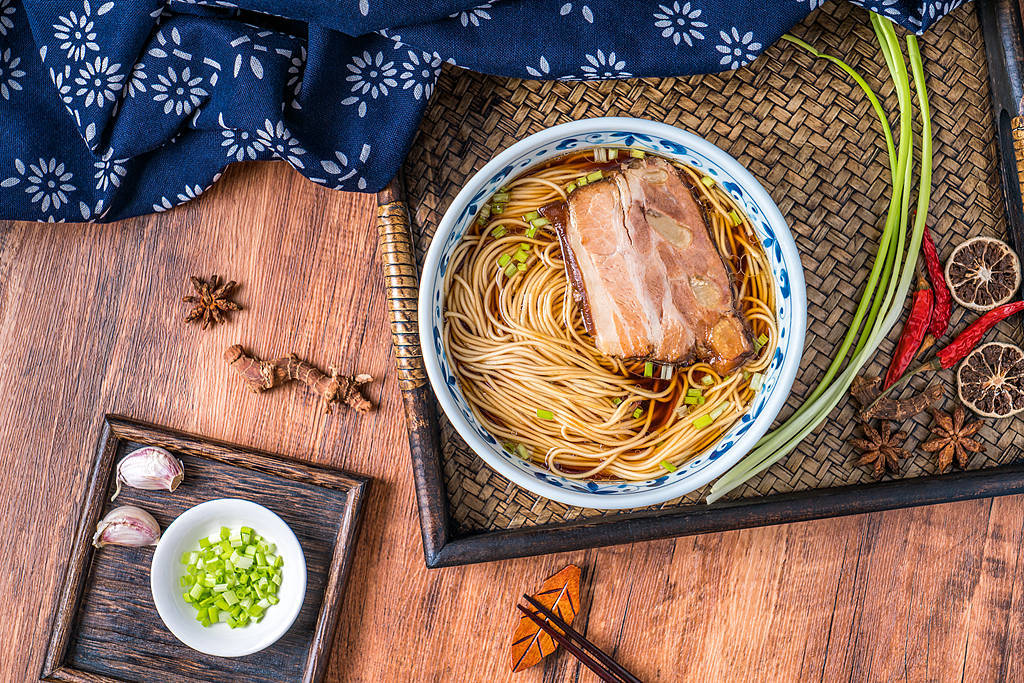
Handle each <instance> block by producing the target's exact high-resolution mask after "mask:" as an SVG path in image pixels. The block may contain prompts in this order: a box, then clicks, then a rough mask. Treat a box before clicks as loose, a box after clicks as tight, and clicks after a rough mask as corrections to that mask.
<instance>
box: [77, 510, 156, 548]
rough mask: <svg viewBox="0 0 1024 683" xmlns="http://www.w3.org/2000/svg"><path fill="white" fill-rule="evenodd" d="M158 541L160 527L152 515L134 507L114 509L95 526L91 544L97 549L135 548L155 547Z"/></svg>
mask: <svg viewBox="0 0 1024 683" xmlns="http://www.w3.org/2000/svg"><path fill="white" fill-rule="evenodd" d="M159 540H160V525H159V524H158V523H157V521H156V520H155V519H153V515H151V514H149V513H148V512H146V511H145V510H143V509H142V508H137V507H135V506H134V505H122V506H121V507H117V508H114V509H113V510H111V511H110V512H108V513H107V515H106V516H105V517H104V518H103V519H101V520H100V522H99V523H98V524H97V525H96V533H95V534H93V537H92V544H93V545H94V546H96V547H97V548H102V547H103V546H105V545H123V546H128V547H133V548H137V547H139V546H144V545H156V544H157V542H159Z"/></svg>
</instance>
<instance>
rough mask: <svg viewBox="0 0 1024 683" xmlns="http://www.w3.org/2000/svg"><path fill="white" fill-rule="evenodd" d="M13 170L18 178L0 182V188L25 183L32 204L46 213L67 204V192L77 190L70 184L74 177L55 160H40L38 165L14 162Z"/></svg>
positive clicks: (13, 177) (14, 177)
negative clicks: (51, 208) (37, 205)
mask: <svg viewBox="0 0 1024 683" xmlns="http://www.w3.org/2000/svg"><path fill="white" fill-rule="evenodd" d="M14 169H15V170H16V171H17V172H18V175H20V176H21V177H20V178H19V177H18V176H12V177H10V178H7V179H6V180H3V181H0V187H14V186H15V185H19V184H21V183H22V182H24V183H25V192H26V193H27V194H30V195H32V203H33V204H36V203H38V204H39V210H40V211H42V212H43V213H46V212H47V211H49V210H50V207H51V206H52V207H53V209H54V211H56V210H57V209H59V208H60V207H61V206H62V205H64V204H67V203H68V195H67V193H68V192H74V191H75V190H76V189H77V188H76V187H75V186H74V185H72V184H71V180H72V179H73V178H74V175H73V174H72V173H71V171H67V170H65V168H64V164H62V163H58V162H57V160H56V159H50V160H49V161H47V160H45V159H40V160H39V163H38V164H33V163H30V164H28V166H27V167H26V165H25V164H24V163H23V162H22V160H21V159H15V160H14Z"/></svg>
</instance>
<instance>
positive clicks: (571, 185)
mask: <svg viewBox="0 0 1024 683" xmlns="http://www.w3.org/2000/svg"><path fill="white" fill-rule="evenodd" d="M575 189H576V183H569V184H568V185H566V186H565V193H566V194H569V193H570V192H572V191H573V190H575Z"/></svg>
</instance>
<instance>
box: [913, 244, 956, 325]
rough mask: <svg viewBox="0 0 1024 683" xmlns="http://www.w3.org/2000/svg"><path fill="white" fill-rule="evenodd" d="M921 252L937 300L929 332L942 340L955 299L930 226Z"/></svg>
mask: <svg viewBox="0 0 1024 683" xmlns="http://www.w3.org/2000/svg"><path fill="white" fill-rule="evenodd" d="M921 250H922V251H923V252H924V263H925V265H926V266H927V267H928V278H929V279H930V280H931V281H932V290H933V292H932V294H933V297H934V299H935V305H934V307H933V308H932V321H931V324H930V325H928V332H929V334H931V335H932V336H933V337H935V338H936V339H941V338H942V335H944V334H946V330H947V329H949V318H950V315H951V314H952V312H953V297H951V296H950V294H949V287H948V286H947V285H946V277H945V275H944V274H943V272H942V263H941V262H940V261H939V252H938V250H936V248H935V241H934V240H933V239H932V231H931V230H930V229H929V228H928V226H925V228H924V241H923V242H921Z"/></svg>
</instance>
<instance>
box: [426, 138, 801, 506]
mask: <svg viewBox="0 0 1024 683" xmlns="http://www.w3.org/2000/svg"><path fill="white" fill-rule="evenodd" d="M601 145H613V146H616V147H630V148H636V149H642V150H645V151H647V152H652V153H655V154H659V155H661V156H664V157H668V158H671V159H675V160H678V161H682V162H683V163H686V164H689V165H690V166H693V167H695V168H698V169H700V170H701V171H702V172H704V173H706V174H708V175H710V176H711V177H712V178H714V179H715V180H716V181H718V183H719V184H720V185H721V187H723V188H724V189H725V191H726V192H728V193H729V194H730V195H731V196H732V197H733V198H734V199H735V200H736V201H737V202H738V203H739V205H740V206H742V207H743V209H744V210H745V211H746V213H747V215H748V216H749V217H750V219H751V221H752V222H753V224H754V228H755V230H756V232H757V235H758V237H759V238H760V239H761V242H762V244H763V245H764V248H765V252H766V253H767V255H768V260H769V263H770V264H771V267H772V271H773V273H774V275H775V290H776V301H777V310H776V313H777V316H778V320H779V331H780V341H779V347H778V348H777V350H776V352H775V356H774V358H773V359H772V362H771V365H770V366H769V367H768V369H767V370H766V372H765V379H764V381H763V382H762V388H761V389H760V390H759V391H758V393H757V395H756V396H755V397H754V401H753V404H752V405H751V408H750V410H749V411H748V412H747V414H746V415H745V416H743V417H742V418H741V419H740V420H739V421H738V422H737V423H736V425H734V426H733V428H732V429H730V430H729V431H728V432H726V433H725V434H724V435H723V436H722V438H721V439H719V441H718V442H717V443H716V444H715V445H714V446H713V447H711V448H709V449H708V450H707V451H705V452H704V453H702V454H701V455H700V456H698V457H696V458H694V459H693V460H691V461H690V462H688V463H686V464H685V465H683V466H681V467H679V468H678V470H677V471H676V472H672V473H666V474H665V475H664V476H661V477H658V478H657V479H653V480H650V481H645V482H624V481H578V480H574V479H567V478H565V477H560V476H557V475H555V474H552V473H551V472H549V471H548V470H546V469H544V468H541V467H538V466H536V465H534V464H532V463H527V462H525V461H523V460H522V459H520V458H517V457H515V456H513V455H511V454H509V453H507V452H505V451H504V450H503V449H502V448H501V446H500V445H499V444H498V442H497V441H496V440H495V439H494V438H493V437H492V436H491V435H490V434H488V433H487V432H486V431H485V430H484V429H483V427H481V425H480V423H479V422H478V421H477V419H476V417H475V416H474V415H473V413H472V411H471V410H470V408H469V405H468V403H467V402H466V400H465V397H464V396H463V394H462V390H461V389H460V387H459V385H458V382H457V381H456V379H455V377H454V375H453V373H452V371H451V368H450V366H449V361H448V357H447V354H446V352H445V349H444V345H443V343H442V338H441V332H440V331H441V324H442V310H443V308H444V302H443V297H444V291H443V279H444V273H445V270H446V268H447V266H448V262H449V259H450V258H451V255H452V253H453V251H454V249H455V246H456V244H458V242H459V240H460V239H461V238H462V235H463V233H464V232H465V231H466V230H467V229H468V228H469V227H470V226H471V224H472V221H473V219H474V218H475V216H476V214H477V212H478V211H479V209H480V207H481V206H482V205H483V204H484V203H485V202H486V201H487V199H488V198H489V197H490V196H491V195H492V194H493V193H494V192H496V191H497V189H498V188H499V187H501V186H502V185H504V184H505V183H506V182H507V181H508V180H510V179H512V178H514V177H516V176H518V175H520V174H521V173H523V172H524V171H525V170H526V169H528V168H530V167H532V166H535V165H537V164H538V163H541V162H543V161H546V160H548V159H551V158H552V157H556V156H559V155H561V154H565V153H566V152H569V151H572V150H578V149H586V148H590V147H596V146H601ZM806 316H807V301H806V290H805V286H804V275H803V267H802V266H801V264H800V254H799V253H798V251H797V249H796V244H795V243H794V242H793V237H792V235H791V234H790V231H789V227H788V226H787V225H786V222H785V220H784V219H783V217H782V214H781V213H780V212H779V209H778V207H776V206H775V203H774V202H773V201H772V199H771V197H770V196H769V195H768V193H767V192H766V191H765V190H764V188H763V187H761V185H760V183H758V182H757V180H755V179H754V177H753V176H752V175H750V173H749V172H748V171H747V170H746V169H744V168H743V167H742V166H740V164H739V163H738V162H737V161H736V160H735V159H733V158H732V157H731V156H729V155H728V154H726V153H725V152H723V151H722V150H721V149H719V148H718V147H716V146H714V145H712V144H711V143H710V142H707V141H706V140H704V139H702V138H700V137H697V136H696V135H693V134H692V133H688V132H686V131H683V130H680V129H678V128H675V127H673V126H669V125H666V124H663V123H656V122H653V121H647V120H643V119H632V118H596V119H586V120H583V121H574V122H572V123H566V124H562V125H559V126H554V127H552V128H549V129H547V130H544V131H541V132H539V133H536V134H534V135H531V136H529V137H527V138H525V139H523V140H520V141H519V142H517V143H516V144H514V145H512V146H511V147H509V148H508V149H506V150H505V151H503V152H501V153H500V154H498V155H497V156H496V157H494V159H492V160H491V161H490V162H489V163H487V164H486V165H485V166H484V167H483V168H482V169H480V171H478V172H477V173H476V174H475V175H474V176H473V177H472V178H470V179H469V181H468V182H467V183H466V186H465V187H464V188H463V189H462V191H461V192H459V194H458V195H457V196H456V197H455V200H454V201H453V202H452V205H451V206H450V207H448V210H447V211H446V212H445V214H444V217H443V218H442V219H441V222H440V225H439V226H438V228H437V232H436V233H435V234H434V238H433V240H432V241H431V244H430V249H429V251H428V252H427V257H426V260H425V262H424V264H423V272H422V276H421V282H420V294H419V333H420V341H421V343H422V345H423V357H424V361H425V364H426V368H427V375H428V377H429V378H430V384H431V386H432V387H433V389H434V393H435V394H436V395H437V398H438V401H439V402H440V404H441V407H442V409H443V410H444V412H445V414H446V415H447V416H448V419H449V420H451V422H452V425H453V426H454V427H455V429H456V430H457V431H458V432H459V434H460V435H461V436H462V438H463V439H465V440H466V443H468V444H469V446H470V447H471V448H472V449H473V450H474V451H475V452H476V453H477V455H479V456H480V457H481V458H482V459H483V460H484V462H486V463H487V464H488V465H489V466H490V467H491V468H493V469H494V470H496V471H497V472H499V473H500V474H502V475H504V476H505V477H507V478H508V479H510V480H512V481H513V482H515V483H516V484H518V485H520V486H522V487H523V488H525V489H528V490H530V491H533V492H534V493H537V494H539V495H541V496H544V497H546V498H550V499H552V500H556V501H558V502H560V503H565V504H567V505H578V506H581V507H589V508H600V509H618V508H630V507H640V506H644V505H652V504H655V503H661V502H664V501H666V500H670V499H672V498H677V497H679V496H682V495H685V494H687V493H689V492H690V491H693V490H695V489H698V488H700V487H701V486H704V485H705V484H707V483H708V482H710V481H712V480H714V479H715V478H717V477H718V476H719V475H721V474H723V473H724V472H725V471H726V470H728V469H729V468H730V467H732V466H733V465H734V464H735V463H736V462H737V461H739V460H740V458H742V457H743V456H744V455H745V454H746V453H747V452H748V451H749V450H750V448H751V447H752V446H753V445H754V443H756V442H757V440H758V439H759V438H760V437H761V436H762V435H763V434H764V433H765V432H766V431H767V430H768V427H769V426H771V423H772V421H773V420H774V419H775V416H776V415H777V414H778V412H779V409H780V408H782V405H783V404H784V403H785V401H786V398H787V397H788V395H789V390H790V387H791V386H792V384H793V379H794V377H795V376H796V372H797V369H798V368H799V366H800V357H801V355H802V353H803V342H804V332H805V328H806Z"/></svg>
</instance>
